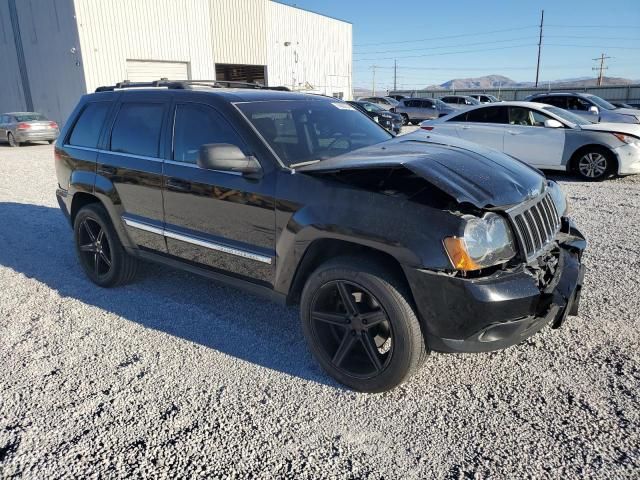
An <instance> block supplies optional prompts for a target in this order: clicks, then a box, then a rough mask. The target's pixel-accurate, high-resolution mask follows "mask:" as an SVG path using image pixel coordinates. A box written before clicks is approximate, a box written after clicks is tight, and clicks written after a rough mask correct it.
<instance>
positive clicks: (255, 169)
mask: <svg viewBox="0 0 640 480" xmlns="http://www.w3.org/2000/svg"><path fill="white" fill-rule="evenodd" d="M198 166H199V167H200V168H204V169H207V170H220V171H222V172H235V173H240V174H242V175H244V176H247V177H253V178H258V177H260V176H261V174H262V168H261V167H260V164H259V163H258V160H256V158H255V157H252V156H246V155H245V154H244V153H242V150H240V148H238V147H237V146H235V145H231V144H229V143H208V144H205V145H202V146H201V147H200V152H199V155H198Z"/></svg>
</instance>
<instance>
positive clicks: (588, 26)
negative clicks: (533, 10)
mask: <svg viewBox="0 0 640 480" xmlns="http://www.w3.org/2000/svg"><path fill="white" fill-rule="evenodd" d="M547 27H550V28H602V29H607V28H614V29H616V30H618V29H620V28H633V29H634V30H637V29H638V26H637V25H547Z"/></svg>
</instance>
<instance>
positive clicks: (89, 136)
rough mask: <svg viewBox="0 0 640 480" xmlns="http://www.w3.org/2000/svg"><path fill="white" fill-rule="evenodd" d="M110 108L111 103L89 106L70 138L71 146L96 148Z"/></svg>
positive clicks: (95, 103) (93, 103)
mask: <svg viewBox="0 0 640 480" xmlns="http://www.w3.org/2000/svg"><path fill="white" fill-rule="evenodd" d="M110 107H111V102H92V103H89V104H87V106H86V107H85V108H84V109H83V110H82V113H80V116H79V117H78V120H77V121H76V124H75V125H74V127H73V131H72V132H71V135H70V136H69V144H70V145H74V146H76V147H88V148H96V147H97V146H98V141H99V140H100V131H101V130H102V126H103V125H104V121H105V119H106V118H107V113H108V112H109V108H110Z"/></svg>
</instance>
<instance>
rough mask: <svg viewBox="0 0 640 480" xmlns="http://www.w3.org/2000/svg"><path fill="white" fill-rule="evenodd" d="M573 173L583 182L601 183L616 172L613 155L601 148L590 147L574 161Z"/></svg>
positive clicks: (581, 152) (576, 156)
mask: <svg viewBox="0 0 640 480" xmlns="http://www.w3.org/2000/svg"><path fill="white" fill-rule="evenodd" d="M572 165H573V171H574V172H575V173H576V174H577V175H578V176H579V177H580V178H582V179H583V180H587V181H589V182H600V181H602V180H604V179H605V178H607V177H609V176H611V175H612V174H613V173H614V170H615V158H614V156H613V154H612V153H611V152H610V151H609V150H607V149H605V148H601V147H590V148H587V149H585V150H582V151H580V152H579V153H578V154H576V155H575V157H574V158H573V161H572Z"/></svg>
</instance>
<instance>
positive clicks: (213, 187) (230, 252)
mask: <svg viewBox="0 0 640 480" xmlns="http://www.w3.org/2000/svg"><path fill="white" fill-rule="evenodd" d="M187 98H189V97H186V96H185V95H181V100H180V101H179V102H176V104H175V105H174V106H173V114H172V119H173V120H172V121H173V132H174V135H173V144H172V152H171V154H170V159H169V160H167V161H166V162H165V177H164V182H165V192H164V210H165V224H166V225H165V228H166V230H165V235H166V237H167V246H168V251H169V253H170V254H171V255H175V256H177V257H180V258H182V259H185V260H188V261H192V262H196V263H199V264H203V265H206V266H208V267H212V268H214V269H217V270H221V271H223V272H225V273H231V274H235V275H238V276H242V277H247V278H250V279H252V280H255V279H258V280H260V281H262V282H264V283H265V284H270V283H271V282H272V280H273V268H274V263H275V252H274V248H275V203H274V192H275V172H273V171H269V169H268V168H265V164H264V162H261V164H262V167H263V169H264V175H263V176H262V178H259V179H249V178H246V177H244V176H242V175H241V174H238V173H236V172H224V171H216V170H206V169H202V168H200V167H198V165H197V159H198V151H199V149H200V146H201V145H204V144H210V143H227V144H232V145H236V146H238V147H239V148H240V149H241V150H242V151H243V152H244V153H245V154H247V155H249V154H253V153H254V152H253V151H252V150H253V149H252V148H251V147H249V146H248V142H247V141H246V139H245V138H243V137H242V136H241V135H240V134H239V133H238V131H237V130H236V129H235V128H234V127H233V126H232V125H231V124H230V123H229V121H227V119H226V118H225V116H224V115H223V114H222V113H221V112H220V110H218V109H217V108H216V107H214V106H213V105H210V104H207V103H205V102H204V101H202V100H201V97H195V98H194V99H193V100H192V101H185V99H187ZM258 161H260V158H258Z"/></svg>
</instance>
